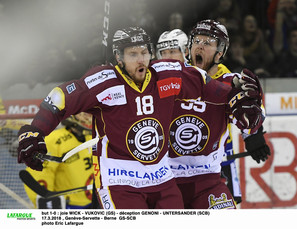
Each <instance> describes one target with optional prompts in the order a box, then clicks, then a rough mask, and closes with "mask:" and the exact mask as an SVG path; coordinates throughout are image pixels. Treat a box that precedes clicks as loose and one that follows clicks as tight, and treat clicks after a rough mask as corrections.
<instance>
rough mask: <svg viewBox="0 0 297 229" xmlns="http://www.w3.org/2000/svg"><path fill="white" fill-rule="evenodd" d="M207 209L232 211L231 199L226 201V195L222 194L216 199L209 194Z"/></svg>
mask: <svg viewBox="0 0 297 229" xmlns="http://www.w3.org/2000/svg"><path fill="white" fill-rule="evenodd" d="M208 203H209V208H208V209H227V208H231V209H234V208H235V206H234V203H233V201H232V199H227V195H226V193H222V194H221V196H220V197H218V198H216V197H215V195H213V194H210V195H209V196H208Z"/></svg>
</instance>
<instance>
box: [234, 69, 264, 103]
mask: <svg viewBox="0 0 297 229" xmlns="http://www.w3.org/2000/svg"><path fill="white" fill-rule="evenodd" d="M232 86H234V87H236V88H241V89H242V90H243V91H244V94H245V95H246V96H247V97H249V98H253V99H256V100H257V102H258V104H259V105H260V104H261V103H262V96H263V91H262V87H261V84H260V81H259V78H258V76H256V75H255V74H254V73H252V72H251V71H250V70H248V69H246V68H245V69H243V70H242V72H241V74H240V75H239V74H237V75H235V76H234V77H233V80H232Z"/></svg>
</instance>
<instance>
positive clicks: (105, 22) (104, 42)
mask: <svg viewBox="0 0 297 229" xmlns="http://www.w3.org/2000/svg"><path fill="white" fill-rule="evenodd" d="M109 15H110V1H108V0H105V1H104V18H103V32H102V54H103V58H104V62H105V63H104V64H108V55H107V54H108V49H107V48H108V42H107V40H108V34H109V31H108V30H109V25H110V23H109Z"/></svg>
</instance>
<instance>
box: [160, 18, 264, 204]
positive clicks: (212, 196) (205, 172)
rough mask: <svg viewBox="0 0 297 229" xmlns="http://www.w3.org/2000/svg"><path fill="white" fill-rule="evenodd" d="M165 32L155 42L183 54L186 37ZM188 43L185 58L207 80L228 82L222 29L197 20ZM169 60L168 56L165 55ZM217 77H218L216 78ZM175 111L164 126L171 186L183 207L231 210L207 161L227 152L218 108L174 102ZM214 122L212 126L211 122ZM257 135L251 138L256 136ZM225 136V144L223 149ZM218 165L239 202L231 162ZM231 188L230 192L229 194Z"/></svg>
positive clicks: (217, 170)
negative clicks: (167, 130) (178, 193)
mask: <svg viewBox="0 0 297 229" xmlns="http://www.w3.org/2000/svg"><path fill="white" fill-rule="evenodd" d="M164 34H165V33H163V34H162V35H164ZM167 34H171V36H167V37H163V39H162V35H161V36H160V38H159V42H162V43H165V42H167V43H171V44H172V43H174V42H173V40H175V41H176V44H179V45H180V46H176V47H174V48H177V49H178V50H179V52H180V53H181V54H185V53H186V52H187V51H186V52H185V51H184V50H186V47H185V43H186V41H187V38H186V37H185V36H181V35H180V34H182V32H181V31H180V32H179V34H176V33H175V32H174V30H173V31H171V32H167ZM190 39H191V40H190V42H189V50H190V52H191V53H190V54H191V55H190V56H189V59H190V60H193V59H194V61H191V63H192V64H194V65H195V66H198V67H200V68H203V70H206V71H207V73H208V74H210V75H211V76H212V78H213V79H218V80H220V81H223V82H225V83H226V82H227V83H228V84H230V83H231V82H230V77H231V76H232V74H229V75H228V74H227V75H224V74H225V73H230V71H228V70H227V68H226V67H225V66H223V65H222V64H220V62H221V60H222V57H223V56H224V55H225V53H226V51H227V48H228V44H229V38H228V34H227V31H226V29H225V27H224V26H223V25H221V24H219V23H217V22H214V21H210V20H205V21H202V22H198V23H197V25H196V26H195V27H194V28H193V30H192V31H191V34H190ZM195 42H196V43H195ZM164 46H165V45H163V47H164ZM158 47H160V43H158V45H157V49H158ZM164 52H165V50H164V49H163V50H157V53H161V54H162V53H164ZM167 58H168V56H167ZM169 58H173V57H172V56H170V57H169ZM184 60H186V59H184ZM222 75H224V77H221V76H222ZM175 110H176V112H175V115H174V121H173V123H172V124H171V128H170V145H171V147H170V156H171V157H173V159H172V168H173V170H174V173H175V175H176V176H177V177H178V178H177V182H178V183H179V187H180V188H181V191H182V193H183V197H184V201H185V207H186V208H219V207H222V206H223V208H235V203H234V201H233V198H232V195H231V193H230V191H229V190H228V189H227V187H226V185H225V184H224V183H223V182H221V181H220V176H219V174H220V170H221V167H220V161H217V160H214V161H212V160H213V159H214V158H219V159H221V158H222V156H223V153H224V151H226V153H227V154H230V153H233V149H232V140H231V138H230V136H228V131H229V128H228V129H227V124H228V119H229V118H228V115H227V114H226V113H225V111H224V109H223V108H222V107H221V106H218V105H214V104H209V103H207V102H205V101H201V100H200V101H199V100H196V101H191V102H189V103H184V102H180V103H179V104H178V105H177V106H176V107H175ZM220 114H221V115H220ZM181 119H182V120H184V119H189V120H192V119H196V120H197V122H196V125H194V124H193V123H189V122H184V123H183V124H182V125H178V123H180V120H181ZM214 119H216V120H217V122H215V123H214V122H213V120H214ZM201 123H202V125H201ZM199 126H202V127H204V128H201V127H199ZM229 126H230V125H229ZM259 133H261V135H262V138H263V133H262V131H259ZM259 133H258V134H256V135H254V136H258V135H259ZM226 138H228V140H227V145H226V146H225V149H224V142H225V141H226ZM253 138H254V137H253ZM263 140H264V138H263ZM258 142H259V141H258ZM259 143H260V142H259ZM260 144H262V145H260V146H261V147H268V146H267V145H266V144H265V140H264V142H262V143H260ZM257 147H258V146H257ZM265 149H266V148H265ZM268 149H269V148H268ZM261 150H263V149H259V152H255V151H252V152H251V151H249V152H251V154H252V156H253V158H254V157H256V156H258V158H259V160H260V159H262V160H265V159H266V157H267V154H266V153H265V154H264V155H262V152H261ZM253 154H254V155H253ZM181 156H182V157H181ZM224 167H226V168H229V169H231V171H232V176H231V174H228V176H227V177H228V178H230V180H229V182H228V187H229V189H230V190H231V192H232V194H234V196H235V200H236V201H238V202H240V201H241V194H240V189H239V184H238V179H237V173H236V167H235V163H234V162H232V163H231V164H228V165H226V166H224ZM224 167H223V172H224ZM224 176H225V174H224ZM198 184H199V185H198ZM202 184H205V185H202ZM210 187H211V188H210ZM207 190H208V191H207ZM233 190H234V191H236V192H233ZM198 197H199V198H198ZM223 197H224V198H223ZM216 200H218V201H216Z"/></svg>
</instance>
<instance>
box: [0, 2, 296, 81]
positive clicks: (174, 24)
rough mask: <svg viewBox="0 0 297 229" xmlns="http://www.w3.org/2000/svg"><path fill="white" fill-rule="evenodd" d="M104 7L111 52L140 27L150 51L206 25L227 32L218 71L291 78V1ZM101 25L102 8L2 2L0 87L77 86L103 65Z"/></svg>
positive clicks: (293, 53) (293, 63) (293, 26)
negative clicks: (116, 41) (167, 36)
mask: <svg viewBox="0 0 297 229" xmlns="http://www.w3.org/2000/svg"><path fill="white" fill-rule="evenodd" d="M109 1H110V2H111V8H110V14H109V15H108V16H109V19H110V23H109V39H108V41H109V45H110V42H111V37H112V35H113V33H114V31H115V30H116V29H118V28H120V27H126V26H140V27H143V28H144V29H145V30H146V31H147V32H148V33H149V34H150V35H151V37H152V40H153V42H154V43H155V44H156V42H157V39H158V37H159V35H160V34H161V33H162V32H164V31H165V30H171V29H174V28H180V29H182V30H183V31H184V32H185V33H187V34H188V33H189V32H190V30H191V28H192V27H193V26H194V25H195V23H196V22H197V21H200V20H203V19H208V18H209V19H214V20H217V21H220V22H221V23H222V24H224V25H225V26H226V27H227V29H228V32H229V37H230V46H229V50H228V52H227V55H226V58H225V61H224V64H225V65H226V66H227V67H229V69H230V70H231V71H235V72H236V71H237V72H238V71H240V70H241V69H242V68H243V67H247V68H249V69H251V70H252V71H254V72H256V73H257V74H258V75H259V76H260V77H262V78H268V77H271V78H274V77H297V64H296V63H297V3H296V0H249V1H246V0H208V1H202V0H187V1H181V0H163V1H159V0H109ZM28 15H30V17H28ZM103 17H104V0H85V1H81V0H63V1H56V0H47V1H38V0H24V1H9V0H0V26H1V28H2V29H1V30H2V32H1V31H0V35H1V37H2V42H1V45H2V46H3V47H4V49H3V50H4V51H3V52H2V53H0V57H1V59H2V61H1V62H2V63H1V65H3V67H2V70H3V69H5V71H1V70H0V74H1V75H0V77H1V81H4V79H5V80H6V81H7V82H8V83H9V84H13V83H19V82H26V83H28V84H31V85H34V84H36V82H40V83H49V82H61V81H68V80H70V79H74V78H80V77H81V76H82V75H83V74H84V73H85V72H86V70H88V69H89V68H90V67H91V66H93V65H95V64H102V63H103V62H104V59H103V57H102V56H101V53H102V51H101V49H102V45H101V41H102V30H103ZM9 28H10V30H9ZM11 28H12V31H11ZM6 29H7V30H6ZM7 31H9V32H7ZM11 37H13V38H11ZM5 38H6V39H5ZM32 41H33V42H32ZM11 43H12V44H13V45H11ZM109 52H111V49H110V50H109ZM27 53H29V54H30V55H28V54H27ZM9 60H11V61H10V62H9ZM8 79H9V80H10V81H8ZM6 81H5V82H6Z"/></svg>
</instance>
